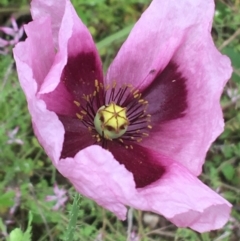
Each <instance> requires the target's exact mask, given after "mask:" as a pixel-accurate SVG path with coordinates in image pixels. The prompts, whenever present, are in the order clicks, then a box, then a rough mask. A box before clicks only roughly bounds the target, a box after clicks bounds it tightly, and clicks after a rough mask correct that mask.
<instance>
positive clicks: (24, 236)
mask: <svg viewBox="0 0 240 241" xmlns="http://www.w3.org/2000/svg"><path fill="white" fill-rule="evenodd" d="M32 219H33V215H32V213H31V212H29V214H28V227H27V230H26V231H25V232H24V233H23V231H22V230H21V229H20V228H15V229H14V230H13V231H12V232H11V233H10V235H9V241H31V236H32V234H31V231H32V226H31V224H32Z"/></svg>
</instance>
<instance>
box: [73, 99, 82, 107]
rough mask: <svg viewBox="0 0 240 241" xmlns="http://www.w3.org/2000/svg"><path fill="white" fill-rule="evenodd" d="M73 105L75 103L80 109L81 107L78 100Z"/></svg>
mask: <svg viewBox="0 0 240 241" xmlns="http://www.w3.org/2000/svg"><path fill="white" fill-rule="evenodd" d="M73 103H74V104H75V105H76V106H78V107H79V106H80V105H81V104H80V103H79V102H78V101H76V100H74V101H73Z"/></svg>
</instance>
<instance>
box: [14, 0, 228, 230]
mask: <svg viewBox="0 0 240 241" xmlns="http://www.w3.org/2000/svg"><path fill="white" fill-rule="evenodd" d="M31 13H32V17H33V22H31V23H29V24H28V25H26V26H25V31H26V33H27V36H28V38H27V39H26V41H25V42H23V43H19V44H18V45H17V46H16V47H15V49H14V57H15V60H16V64H17V71H18V75H19V79H20V82H21V86H22V88H23V90H24V92H25V94H26V98H27V101H28V108H29V111H30V113H31V116H32V122H33V128H34V132H35V134H36V136H37V138H38V140H39V142H40V143H41V145H42V146H43V148H44V149H45V151H46V153H47V154H48V156H49V157H50V158H51V160H52V162H53V164H54V165H55V166H56V168H57V169H58V170H59V172H60V173H61V174H62V175H63V176H65V177H66V178H68V179H69V180H70V181H71V182H72V184H73V185H74V186H75V188H76V190H77V191H78V192H80V193H81V194H83V195H85V196H86V197H88V198H91V199H93V200H95V201H96V202H97V203H98V204H99V205H101V206H103V207H105V208H107V209H108V210H110V211H112V212H113V213H115V214H116V215H117V217H118V218H120V219H125V218H126V212H127V208H126V206H132V207H133V208H136V209H141V210H148V211H152V212H155V213H158V214H161V215H163V216H165V217H166V218H167V219H168V220H170V221H171V222H173V223H174V224H175V225H177V226H179V227H190V228H192V229H194V230H197V231H199V232H204V231H208V230H212V229H217V228H221V227H222V226H223V225H224V224H225V223H226V221H227V220H228V218H229V213H230V209H231V204H229V203H228V202H227V201H226V200H224V199H223V198H222V197H221V196H219V195H218V194H217V193H215V192H214V191H212V190H211V189H210V188H208V187H207V186H206V185H204V184H203V183H202V182H201V181H200V180H199V179H198V178H197V176H198V175H199V174H200V173H201V169H202V165H203V163H204V159H205V155H206V152H207V150H208V148H209V146H210V145H211V143H212V142H213V141H214V140H215V139H216V137H217V136H218V135H219V134H220V133H221V132H222V130H223V117H222V111H221V108H220V104H219V99H220V95H221V93H222V90H223V87H224V85H225V83H226V81H227V80H228V79H229V78H230V75H231V71H232V70H231V66H230V61H229V59H228V58H227V57H225V56H222V55H221V54H220V53H219V51H218V50H217V49H216V47H215V46H214V43H213V41H212V38H211V34H210V30H211V23H212V17H213V14H214V3H213V1H212V0H204V1H203V0H195V1H192V0H184V1H180V2H179V1H177V0H172V1H163V0H162V1H161V0H153V1H152V3H151V4H150V6H149V8H148V9H147V10H146V11H145V12H144V13H143V15H142V16H141V18H140V19H139V21H138V22H137V23H136V25H135V26H134V28H133V29H132V31H131V33H130V35H129V37H128V39H127V40H126V41H125V43H124V44H123V46H122V47H121V49H120V51H119V52H118V54H117V56H116V58H115V59H114V61H113V63H112V64H111V65H110V67H109V69H108V71H107V74H106V77H105V78H104V77H103V73H102V66H101V61H100V58H99V55H98V53H97V50H96V47H95V45H94V42H93V40H92V37H91V35H90V33H89V31H88V30H87V28H86V27H85V26H84V24H83V23H82V21H81V20H80V19H79V17H78V16H77V14H76V12H75V10H74V8H73V7H72V5H71V3H70V1H69V0H59V1H57V2H56V1H55V0H49V1H43V0H33V1H32V4H31ZM36 30H37V31H36Z"/></svg>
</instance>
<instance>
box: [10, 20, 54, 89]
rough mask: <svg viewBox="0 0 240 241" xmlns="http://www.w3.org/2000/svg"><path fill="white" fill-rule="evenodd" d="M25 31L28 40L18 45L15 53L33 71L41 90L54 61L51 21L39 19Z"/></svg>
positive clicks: (38, 87)
mask: <svg viewBox="0 0 240 241" xmlns="http://www.w3.org/2000/svg"><path fill="white" fill-rule="evenodd" d="M36 29H37V30H38V31H36ZM25 31H26V34H27V36H28V38H27V39H26V41H25V42H24V43H20V45H18V47H17V48H16V50H15V52H16V54H17V55H18V56H19V57H20V59H21V61H22V62H25V63H27V64H28V65H29V67H30V68H31V69H32V72H33V78H34V79H35V80H36V81H37V90H39V89H40V88H41V85H42V84H43V82H44V79H45V77H46V76H47V74H48V72H49V70H50V69H51V66H52V64H53V60H54V47H53V41H52V32H51V20H50V18H47V17H45V18H41V19H38V20H36V21H34V22H31V23H29V24H28V25H26V26H25ZM36 46H37V47H36ZM26 92H28V91H26Z"/></svg>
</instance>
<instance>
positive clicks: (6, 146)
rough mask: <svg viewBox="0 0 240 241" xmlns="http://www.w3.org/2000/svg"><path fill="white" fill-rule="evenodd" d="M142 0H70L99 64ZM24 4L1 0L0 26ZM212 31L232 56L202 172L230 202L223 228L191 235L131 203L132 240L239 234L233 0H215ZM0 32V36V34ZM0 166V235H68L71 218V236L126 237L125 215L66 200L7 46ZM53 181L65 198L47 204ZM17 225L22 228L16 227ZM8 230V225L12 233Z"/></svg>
mask: <svg viewBox="0 0 240 241" xmlns="http://www.w3.org/2000/svg"><path fill="white" fill-rule="evenodd" d="M149 2H150V0H138V1H137V0H89V1H84V0H72V3H73V4H74V6H75V7H76V10H77V12H78V14H79V16H80V17H81V18H82V20H83V21H84V23H85V24H86V25H87V26H88V28H89V30H90V32H91V33H92V35H93V37H94V39H95V41H96V43H97V46H98V49H99V51H100V55H101V57H102V60H103V64H104V69H106V68H107V66H108V65H109V63H110V62H111V61H112V59H113V57H114V56H115V54H116V52H117V50H118V49H119V46H120V45H121V43H122V42H123V41H124V39H125V38H126V37H127V35H128V33H129V31H130V29H131V28H132V26H133V24H134V23H135V22H136V21H137V19H138V18H139V16H140V14H141V13H142V12H143V11H144V9H145V8H146V7H147V6H148V4H149ZM28 4H29V3H28V1H27V0H21V1H20V0H19V1H17V3H16V1H14V0H0V25H9V20H8V19H9V17H10V16H11V15H13V16H15V17H16V19H17V20H18V23H19V24H22V23H23V22H26V21H29V5H28ZM212 35H213V38H214V40H215V43H216V45H217V46H218V48H219V50H221V51H222V53H224V54H227V55H228V56H229V57H230V58H231V60H232V65H233V68H234V73H233V75H232V78H231V80H230V81H229V82H228V84H227V86H226V88H225V90H224V93H223V96H222V100H221V101H222V102H221V103H222V108H223V111H224V118H225V121H226V127H225V131H224V133H223V134H222V135H221V136H220V137H219V138H218V140H217V141H216V142H215V143H214V144H213V145H212V147H211V149H210V151H209V153H208V157H207V161H206V163H205V166H204V172H203V174H202V176H201V179H202V180H203V181H204V182H205V183H207V184H208V185H209V186H211V187H212V188H213V189H214V190H216V191H217V192H219V193H220V194H221V195H223V196H224V197H225V198H226V199H228V200H229V201H230V202H231V203H233V205H234V208H233V211H232V217H231V219H230V221H229V223H228V224H227V225H226V226H225V227H224V228H223V229H221V230H218V231H214V232H209V233H205V234H198V233H196V232H194V231H191V230H189V229H180V228H179V229H177V228H176V227H175V226H174V225H172V224H171V223H169V222H168V221H166V220H165V219H164V218H163V217H159V216H157V215H155V214H150V213H146V212H141V211H137V210H131V213H130V214H132V217H131V215H130V216H129V221H131V220H132V221H133V225H132V230H133V231H134V232H133V233H132V235H133V236H134V235H135V236H136V237H138V238H139V239H137V238H136V239H134V238H132V240H135V241H137V240H143V241H150V240H156V241H158V240H159V241H160V240H161V241H169V240H171V241H180V240H183V241H212V240H214V241H238V240H240V165H239V163H240V112H239V109H240V1H239V0H216V12H215V17H214V24H213V30H212ZM0 37H3V38H6V36H4V35H3V34H2V35H0ZM0 166H1V169H0V193H1V195H0V216H1V219H0V233H1V234H0V241H3V240H8V241H20V239H19V237H20V236H21V235H23V236H24V235H25V236H24V241H30V240H34V241H45V240H50V241H55V240H67V238H66V234H68V233H71V230H69V229H67V227H68V224H69V223H70V222H76V223H77V225H76V229H75V232H74V235H73V237H72V240H83V241H85V240H86V241H97V240H98V241H101V240H107V241H121V240H126V237H127V235H128V233H127V230H129V228H130V227H129V225H130V224H129V223H131V222H120V221H118V220H117V219H116V217H115V216H114V215H112V214H111V213H109V212H107V211H106V210H104V209H102V208H101V207H98V206H97V205H96V204H95V203H94V202H92V201H91V200H88V199H86V198H84V197H81V198H80V199H79V198H77V199H75V203H74V204H73V206H72V205H71V203H72V202H73V198H72V197H73V193H74V189H73V188H72V187H71V185H70V184H69V183H68V182H67V181H66V180H65V179H64V178H63V177H61V175H59V174H58V173H57V172H56V170H55V169H54V168H53V166H52V164H51V161H50V160H49V159H48V158H47V156H46V155H45V153H44V152H43V150H42V148H41V147H40V146H39V144H38V142H37V140H36V138H35V137H34V135H33V131H32V127H31V120H30V117H29V114H28V111H27V104H26V101H25V97H24V95H23V92H22V90H21V88H20V86H19V82H18V80H17V75H16V71H15V66H14V62H13V59H12V54H11V51H10V52H9V54H7V55H0ZM55 183H57V184H58V185H59V187H61V188H62V189H64V190H66V192H67V193H66V194H64V195H63V196H64V197H68V202H66V206H64V205H63V206H61V207H59V208H58V210H57V211H56V210H53V208H54V207H55V206H54V205H55V202H54V201H46V197H47V196H48V195H54V191H53V186H54V184H55ZM55 195H56V193H55ZM60 198H61V197H60V196H59V197H58V199H59V200H60ZM76 200H77V201H76ZM76 202H77V203H78V205H76ZM74 205H75V206H74ZM69 210H74V213H75V216H74V217H73V216H71V214H70V215H69ZM29 211H30V212H29ZM69 220H70V221H69ZM16 228H21V229H17V231H16ZM31 228H32V231H31ZM12 230H14V232H12V233H11V231H12ZM24 232H25V233H24ZM31 232H32V237H31V235H30V233H31ZM10 233H11V235H10V236H9V234H10ZM16 233H17V235H18V236H17V238H16ZM14 235H15V236H14ZM71 235H72V234H71Z"/></svg>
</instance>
